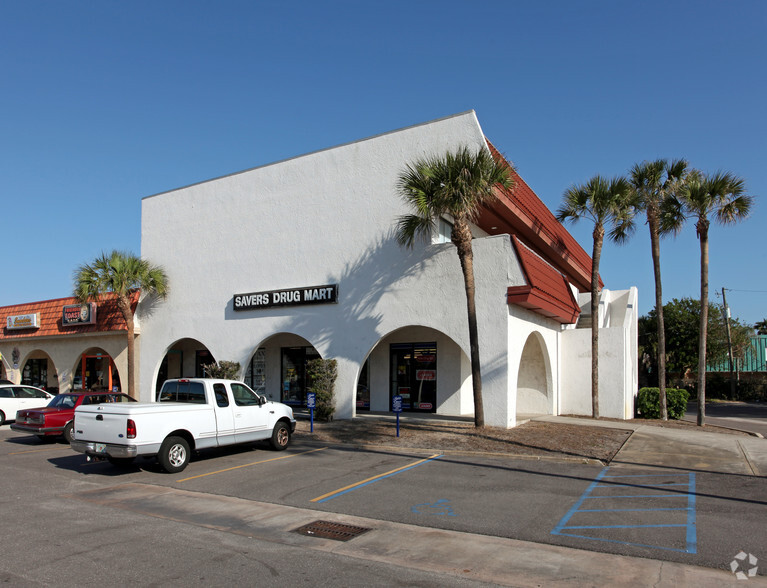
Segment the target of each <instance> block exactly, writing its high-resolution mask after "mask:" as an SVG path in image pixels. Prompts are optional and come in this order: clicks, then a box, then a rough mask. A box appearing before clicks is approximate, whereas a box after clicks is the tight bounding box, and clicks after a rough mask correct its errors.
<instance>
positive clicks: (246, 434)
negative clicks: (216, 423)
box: [231, 382, 271, 443]
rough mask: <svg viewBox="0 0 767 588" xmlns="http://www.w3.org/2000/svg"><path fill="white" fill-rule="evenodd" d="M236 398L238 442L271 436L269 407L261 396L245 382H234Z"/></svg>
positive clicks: (235, 420) (233, 392) (236, 435)
mask: <svg viewBox="0 0 767 588" xmlns="http://www.w3.org/2000/svg"><path fill="white" fill-rule="evenodd" d="M231 387H232V398H233V399H234V409H233V411H232V412H233V414H234V435H235V438H236V441H237V443H243V442H246V441H257V440H259V439H266V438H268V437H269V436H270V434H271V431H269V408H268V405H267V404H261V397H260V396H259V395H258V394H256V393H255V392H253V390H251V389H250V388H248V387H247V386H246V385H245V384H240V383H238V382H232V384H231Z"/></svg>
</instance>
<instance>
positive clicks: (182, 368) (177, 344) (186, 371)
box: [154, 337, 216, 392]
mask: <svg viewBox="0 0 767 588" xmlns="http://www.w3.org/2000/svg"><path fill="white" fill-rule="evenodd" d="M215 361H216V358H215V357H213V354H212V353H211V352H210V350H209V349H208V347H207V346H206V345H205V344H204V343H201V342H200V341H198V340H197V339H192V338H191V337H184V338H182V339H177V340H176V341H174V342H173V343H171V344H170V345H168V346H167V347H166V348H165V353H164V354H163V358H162V359H161V360H160V363H159V364H158V365H157V366H155V373H154V390H155V392H156V391H158V390H159V389H160V386H162V384H163V382H165V380H170V379H173V378H201V377H203V376H204V375H205V373H204V368H203V365H205V364H210V363H214V362H215Z"/></svg>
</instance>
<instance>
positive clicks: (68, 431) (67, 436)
mask: <svg viewBox="0 0 767 588" xmlns="http://www.w3.org/2000/svg"><path fill="white" fill-rule="evenodd" d="M73 431H74V425H73V424H72V423H67V426H66V427H64V441H66V442H67V443H71V442H72V439H74V438H75V437H74V435H73V434H72V433H73Z"/></svg>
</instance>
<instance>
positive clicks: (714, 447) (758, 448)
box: [535, 416, 767, 476]
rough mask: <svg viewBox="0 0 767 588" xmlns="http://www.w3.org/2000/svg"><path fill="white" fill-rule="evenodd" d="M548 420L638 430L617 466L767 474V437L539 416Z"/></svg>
mask: <svg viewBox="0 0 767 588" xmlns="http://www.w3.org/2000/svg"><path fill="white" fill-rule="evenodd" d="M535 420H540V421H545V422H556V423H567V424H575V425H589V426H592V427H593V426H598V427H612V428H617V429H633V430H634V433H633V434H632V435H631V437H629V440H628V441H627V442H626V444H625V445H624V446H623V447H622V448H621V450H620V451H619V452H618V454H617V455H616V456H615V458H614V459H613V461H612V462H611V463H612V464H613V465H617V464H624V465H637V466H657V467H668V468H680V469H686V470H689V469H695V470H701V471H707V472H718V473H724V474H745V475H749V476H767V439H761V438H759V437H755V436H750V435H748V436H747V435H732V434H728V433H714V432H708V431H700V430H698V429H697V428H696V427H689V428H687V427H686V428H684V429H675V428H665V427H658V426H654V425H644V424H641V423H639V422H636V421H634V422H624V421H602V420H596V421H595V420H593V419H582V418H573V417H561V416H543V417H536V418H535Z"/></svg>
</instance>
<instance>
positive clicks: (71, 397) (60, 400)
mask: <svg viewBox="0 0 767 588" xmlns="http://www.w3.org/2000/svg"><path fill="white" fill-rule="evenodd" d="M79 396H80V395H79V394H59V395H58V396H54V397H53V400H51V401H50V402H49V403H48V406H51V407H59V408H74V407H75V404H77V399H78V398H79Z"/></svg>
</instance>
